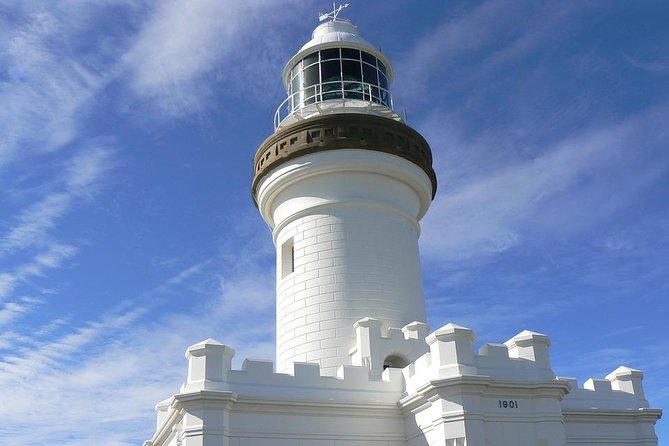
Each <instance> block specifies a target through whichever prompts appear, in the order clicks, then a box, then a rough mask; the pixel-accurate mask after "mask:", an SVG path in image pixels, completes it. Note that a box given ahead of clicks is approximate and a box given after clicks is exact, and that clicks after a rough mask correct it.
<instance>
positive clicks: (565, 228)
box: [0, 0, 669, 446]
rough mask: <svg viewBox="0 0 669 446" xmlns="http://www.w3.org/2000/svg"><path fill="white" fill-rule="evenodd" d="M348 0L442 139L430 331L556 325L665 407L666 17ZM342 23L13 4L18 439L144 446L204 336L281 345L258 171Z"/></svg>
mask: <svg viewBox="0 0 669 446" xmlns="http://www.w3.org/2000/svg"><path fill="white" fill-rule="evenodd" d="M349 3H350V6H349V8H348V9H347V10H346V11H345V12H344V13H343V14H342V17H344V18H348V19H351V20H352V21H353V23H354V24H356V25H357V26H358V27H359V29H360V32H361V35H362V36H363V37H364V38H366V39H367V40H368V41H370V42H372V43H373V44H374V45H376V46H378V47H380V48H381V50H382V51H383V52H384V53H385V54H386V56H388V58H389V59H390V60H391V61H392V62H393V67H394V70H395V82H394V83H393V85H392V86H391V90H392V92H393V96H394V98H395V103H396V104H397V105H398V107H401V108H403V109H404V110H406V112H407V116H408V123H409V125H411V126H412V127H413V128H415V129H417V130H418V131H419V132H421V133H422V134H423V135H424V136H425V137H426V139H427V140H428V142H429V143H430V145H431V148H432V151H433V155H434V162H435V164H434V165H435V170H436V172H437V175H438V179H439V187H438V192H437V195H436V197H435V200H434V202H433V204H432V207H431V209H430V211H429V212H428V214H427V216H426V217H425V218H424V219H423V221H422V222H421V226H422V234H421V239H420V249H421V262H422V270H423V280H424V287H425V297H426V301H427V311H428V322H429V324H430V325H431V327H432V329H436V328H438V327H440V326H442V325H444V324H446V323H448V322H454V323H458V324H460V325H465V326H467V327H470V328H472V329H473V330H474V331H475V332H476V334H477V345H481V344H483V343H486V342H503V341H505V340H507V339H509V338H510V337H512V336H513V335H515V334H516V333H518V332H520V331H522V330H523V329H530V330H534V331H538V332H541V333H545V334H547V335H548V336H549V337H550V339H551V341H552V346H551V355H552V365H553V369H554V370H555V372H556V373H557V374H558V375H560V376H573V377H576V378H578V380H579V382H580V383H583V381H585V380H586V379H587V378H589V377H600V378H601V377H603V376H605V375H606V374H608V373H609V372H611V371H612V370H614V369H615V368H617V367H618V366H619V365H626V366H630V367H634V368H638V369H641V370H643V371H644V374H645V375H644V385H645V390H646V395H647V396H648V398H649V400H650V403H651V406H652V407H658V408H667V407H669V386H668V385H667V384H666V381H665V379H666V377H667V376H669V342H668V341H667V331H668V328H667V318H668V316H669V302H668V300H667V299H668V297H669V150H668V149H669V147H668V146H669V126H668V125H667V122H668V121H669V27H667V23H669V4H667V3H666V2H664V1H661V0H657V1H651V0H638V1H633V2H632V1H615V0H606V1H567V2H549V1H529V0H528V1H524V0H518V1H501V0H487V1H437V0H433V1H421V2H409V1H400V0H383V1H362V0H349ZM329 8H331V5H330V4H329V2H324V1H304V0H292V1H291V0H285V1H279V0H271V1H270V0H246V1H237V0H234V1H233V0H227V1H222V0H192V1H187V2H186V1H182V0H163V1H160V2H154V1H148V0H147V1H143V0H98V1H91V0H61V1H59V2H45V1H31V0H0V191H1V192H0V389H1V391H2V395H3V402H2V404H0V417H1V418H2V420H3V422H2V425H0V442H1V443H2V444H11V445H13V446H22V445H31V446H32V445H41V444H47V443H48V444H50V445H67V446H78V445H90V444H96V445H101V446H125V445H137V444H141V442H142V441H143V440H145V439H149V438H150V437H151V435H152V433H153V430H154V428H155V418H154V411H153V407H154V405H155V403H157V402H158V401H160V400H163V399H165V398H167V397H169V396H171V395H172V394H174V393H175V392H177V391H178V388H179V385H180V384H181V383H182V382H183V381H184V379H185V377H186V372H187V369H186V366H187V364H186V360H185V358H184V351H185V349H186V348H187V347H188V346H189V345H192V344H194V343H197V342H199V341H201V340H203V339H205V338H209V337H213V338H215V339H217V340H219V341H221V342H223V343H225V344H227V345H230V346H232V347H233V348H235V350H236V352H237V353H236V356H235V360H234V362H233V365H234V366H235V367H239V366H240V364H241V362H242V361H243V359H244V358H267V359H271V358H273V356H274V298H275V293H274V247H273V245H272V240H271V236H270V232H269V230H268V228H267V227H266V226H265V224H264V223H263V221H262V219H261V218H260V215H259V214H258V212H257V209H256V208H255V207H254V205H253V202H252V199H251V196H250V184H251V180H252V176H253V170H252V158H253V154H254V152H255V150H256V149H257V147H258V146H259V144H260V143H261V142H262V141H263V140H264V138H265V137H267V136H268V135H270V134H271V133H272V131H273V126H272V122H273V116H274V111H275V110H276V107H278V105H279V104H280V103H281V102H282V101H283V99H284V98H285V90H284V89H283V86H282V85H281V72H282V69H283V66H284V64H285V63H286V62H287V61H288V60H289V59H290V57H291V56H292V55H293V54H294V53H295V52H297V50H298V49H299V48H300V47H301V46H302V44H303V43H305V42H306V41H307V40H309V39H310V36H311V31H312V30H313V28H314V27H315V26H317V25H318V20H317V17H318V13H319V12H321V11H325V10H327V9H329ZM657 434H658V437H659V438H660V444H662V443H663V442H667V441H669V426H668V425H667V422H666V420H660V422H659V423H658V425H657Z"/></svg>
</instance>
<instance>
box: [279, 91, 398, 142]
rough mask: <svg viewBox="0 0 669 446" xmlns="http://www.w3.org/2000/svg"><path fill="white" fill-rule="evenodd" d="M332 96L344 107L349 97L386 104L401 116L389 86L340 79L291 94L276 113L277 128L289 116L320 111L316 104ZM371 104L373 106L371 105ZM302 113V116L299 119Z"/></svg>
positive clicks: (350, 98)
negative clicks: (387, 87)
mask: <svg viewBox="0 0 669 446" xmlns="http://www.w3.org/2000/svg"><path fill="white" fill-rule="evenodd" d="M333 100H338V101H339V102H340V103H341V104H342V107H344V108H345V107H346V103H347V101H362V102H368V103H370V105H376V107H375V108H379V107H382V108H386V109H387V111H388V112H390V113H391V114H394V115H396V116H397V117H399V114H398V113H397V111H396V110H395V109H394V107H393V98H392V95H391V94H390V91H388V90H387V89H385V88H381V87H379V86H378V85H374V84H369V83H365V82H358V81H341V80H338V81H333V82H323V83H320V84H315V85H312V86H309V87H306V88H302V89H301V90H299V91H297V92H295V93H293V94H291V95H290V96H288V97H287V98H286V99H285V100H284V101H283V102H282V103H281V105H279V107H278V108H277V109H276V113H274V130H276V129H277V128H278V127H279V126H280V125H281V123H283V121H284V120H285V119H287V118H289V117H290V116H292V115H300V114H301V112H304V113H307V114H308V113H318V112H319V111H321V108H319V107H318V106H316V108H315V110H314V107H313V106H314V104H320V103H327V102H328V101H333ZM349 107H350V105H349ZM355 108H356V109H360V108H361V107H360V106H356V107H355ZM368 108H369V109H370V110H371V108H370V107H368ZM302 117H303V116H299V117H298V119H300V118H302ZM405 118H406V116H405Z"/></svg>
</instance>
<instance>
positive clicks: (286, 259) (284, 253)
mask: <svg viewBox="0 0 669 446" xmlns="http://www.w3.org/2000/svg"><path fill="white" fill-rule="evenodd" d="M293 271H295V243H294V241H293V238H292V237H291V238H289V239H288V240H286V241H285V242H283V245H281V278H282V279H284V278H285V277H286V276H287V275H288V274H290V273H292V272H293Z"/></svg>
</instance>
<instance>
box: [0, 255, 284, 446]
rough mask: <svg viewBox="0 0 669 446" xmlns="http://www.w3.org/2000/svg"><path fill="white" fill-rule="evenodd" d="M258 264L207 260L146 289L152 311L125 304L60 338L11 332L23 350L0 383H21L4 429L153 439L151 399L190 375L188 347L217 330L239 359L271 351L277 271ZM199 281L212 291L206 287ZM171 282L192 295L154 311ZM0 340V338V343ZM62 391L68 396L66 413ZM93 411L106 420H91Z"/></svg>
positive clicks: (126, 440)
mask: <svg viewBox="0 0 669 446" xmlns="http://www.w3.org/2000/svg"><path fill="white" fill-rule="evenodd" d="M232 257H234V256H233V255H232V254H231V253H228V254H226V256H225V258H226V259H230V258H232ZM226 263H227V262H226ZM258 268H263V267H262V266H260V265H259V264H257V263H256V264H255V265H252V264H249V263H247V268H245V269H244V270H240V271H233V272H230V271H227V270H228V268H227V267H226V266H224V265H223V266H222V265H221V264H220V263H219V262H215V261H213V260H212V261H205V262H202V263H200V264H199V265H196V266H194V267H189V268H186V269H185V270H183V271H181V272H179V273H177V274H176V275H174V276H173V277H171V278H169V279H167V280H166V281H165V282H164V283H163V284H161V285H159V286H157V287H156V288H155V289H153V290H150V291H148V292H147V293H145V294H144V295H143V296H142V298H141V300H142V301H147V302H150V303H151V306H150V307H137V306H135V307H134V308H133V309H132V310H123V308H124V307H125V305H124V306H122V307H120V310H119V312H117V313H111V314H108V315H107V316H103V317H102V318H100V319H99V320H93V321H89V322H81V323H79V324H77V325H78V327H77V326H75V327H72V328H71V329H69V330H68V332H67V333H65V334H62V335H61V336H59V337H56V338H52V337H46V338H45V339H41V338H39V337H37V338H33V339H30V338H25V337H23V338H20V336H21V335H20V334H18V333H15V334H14V339H17V338H18V339H20V342H19V344H18V345H19V346H20V347H19V348H15V349H14V351H13V353H12V354H11V355H10V356H6V357H4V358H3V359H2V360H1V361H0V385H1V386H2V387H3V388H8V387H11V388H13V389H15V391H14V392H12V395H11V396H8V399H7V400H6V404H4V405H3V406H2V407H3V408H5V409H6V410H4V409H2V408H0V414H1V415H2V416H3V417H5V418H6V419H8V423H7V425H8V426H13V427H11V428H0V435H2V437H3V438H4V439H6V440H8V441H9V440H11V441H12V444H16V445H28V444H35V443H41V442H47V441H51V440H49V439H50V438H51V439H53V438H54V437H56V438H61V440H60V441H58V442H56V444H68V445H76V444H80V443H79V442H81V444H84V443H85V442H86V441H88V442H90V441H95V439H96V438H99V436H100V435H105V438H107V435H109V438H112V440H109V441H107V440H105V444H122V445H129V444H132V443H133V442H136V439H137V438H142V437H145V438H149V437H150V435H151V433H152V432H151V431H152V426H153V424H154V420H153V418H154V414H153V410H152V407H153V405H154V404H155V403H156V401H159V400H162V399H164V398H166V397H168V396H170V395H171V394H173V393H174V392H176V391H177V390H178V387H179V385H180V383H181V382H182V381H183V379H184V378H185V374H186V362H185V360H184V359H183V351H184V350H185V348H186V347H187V346H188V345H190V344H192V343H195V342H198V341H200V340H202V339H204V338H206V337H209V336H214V337H217V338H219V339H220V340H221V341H223V342H225V343H227V344H229V345H231V346H233V347H235V348H236V349H237V352H238V353H237V358H236V362H237V363H239V362H240V361H241V360H242V359H243V358H244V357H249V356H250V357H263V358H271V357H272V356H273V337H272V335H273V331H274V325H273V323H272V317H273V311H272V310H273V301H274V293H273V288H274V283H273V281H272V280H271V272H268V271H264V270H259V269H258ZM233 270H234V269H233ZM226 271H227V272H226ZM258 277H266V278H267V280H258ZM212 279H214V281H212ZM216 282H218V283H219V284H222V285H216ZM203 283H211V284H212V287H210V288H203V287H202V284H203ZM171 288H177V289H180V290H182V294H183V293H186V294H189V295H190V296H191V298H192V304H191V305H189V306H188V307H186V308H185V309H184V310H183V311H179V312H167V313H162V315H161V316H159V317H157V318H156V317H155V315H153V314H150V313H149V312H152V311H155V310H156V309H157V308H158V307H159V306H160V305H163V304H165V302H167V301H169V300H171V297H170V298H169V299H168V300H165V299H163V300H162V302H161V299H152V298H151V297H152V296H154V295H156V297H159V296H173V295H174V293H173V292H172V290H171ZM188 290H189V291H190V292H188ZM1 314H2V313H1V312H0V315H1ZM251 321H252V322H251ZM249 324H255V325H256V328H253V327H251V328H249ZM7 336H8V337H7V341H9V342H11V341H10V340H11V339H12V337H11V336H9V334H7ZM2 342H3V338H2V336H0V346H1V345H2ZM63 395H68V401H69V402H68V407H69V409H68V410H67V411H65V412H63V411H62V401H61V398H62V397H63ZM37 400H39V401H40V404H35V402H36V401H37ZM10 407H11V410H9V408H10ZM93 408H95V411H96V413H104V414H105V416H104V417H100V418H99V419H96V420H91V418H90V413H91V410H93ZM28 412H29V413H30V414H31V415H30V417H28V418H26V414H27V413H28ZM19 420H23V421H21V422H19ZM26 420H29V421H27V422H26ZM58 420H60V421H58ZM119 424H122V425H123V426H124V428H123V430H122V431H121V432H120V431H119V429H118V428H116V427H115V426H118V425H119ZM71 426H80V427H81V426H85V427H84V428H78V429H77V438H74V439H73V438H68V434H69V433H70V432H71V431H72V429H71ZM28 432H29V433H30V434H29V435H28ZM27 438H29V440H28V439H27ZM114 442H116V443H114Z"/></svg>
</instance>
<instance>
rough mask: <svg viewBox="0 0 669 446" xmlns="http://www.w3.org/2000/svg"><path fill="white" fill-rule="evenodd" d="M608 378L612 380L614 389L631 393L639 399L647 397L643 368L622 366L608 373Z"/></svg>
mask: <svg viewBox="0 0 669 446" xmlns="http://www.w3.org/2000/svg"><path fill="white" fill-rule="evenodd" d="M606 379H608V380H609V381H611V387H612V388H613V389H614V390H620V391H622V392H625V393H629V394H631V395H634V396H635V397H636V398H637V399H639V400H645V399H646V395H645V393H644V391H643V384H642V381H643V372H642V371H641V370H636V369H631V368H629V367H625V366H620V367H618V368H617V369H615V370H614V371H613V372H611V373H609V374H608V375H606Z"/></svg>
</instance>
